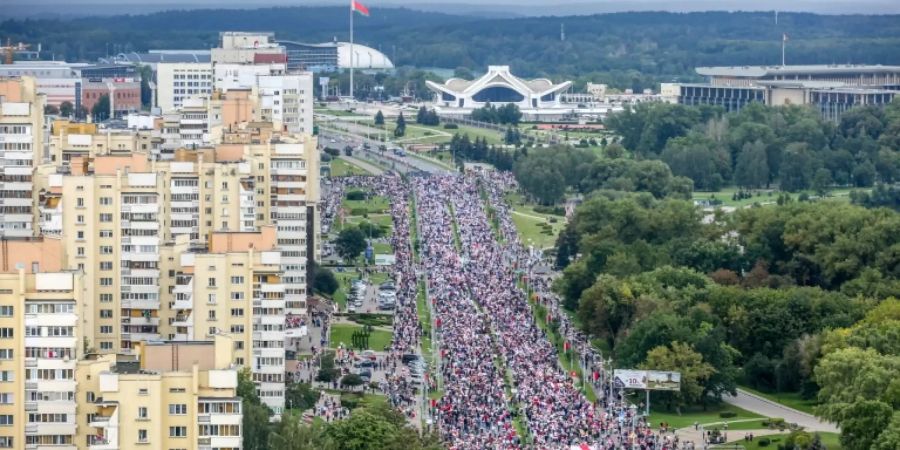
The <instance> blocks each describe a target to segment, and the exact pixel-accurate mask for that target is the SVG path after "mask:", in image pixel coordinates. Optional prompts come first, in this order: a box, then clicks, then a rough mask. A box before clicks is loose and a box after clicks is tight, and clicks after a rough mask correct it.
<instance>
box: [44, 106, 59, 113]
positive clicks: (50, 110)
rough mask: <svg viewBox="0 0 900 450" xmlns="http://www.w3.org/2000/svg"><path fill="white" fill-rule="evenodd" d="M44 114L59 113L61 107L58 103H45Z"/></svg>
mask: <svg viewBox="0 0 900 450" xmlns="http://www.w3.org/2000/svg"><path fill="white" fill-rule="evenodd" d="M44 114H45V115H57V114H59V108H58V107H57V106H56V105H44Z"/></svg>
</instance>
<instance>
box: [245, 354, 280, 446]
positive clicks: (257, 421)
mask: <svg viewBox="0 0 900 450" xmlns="http://www.w3.org/2000/svg"><path fill="white" fill-rule="evenodd" d="M237 395H238V397H240V398H241V411H242V413H243V421H242V422H241V423H242V428H243V430H244V433H243V434H244V435H243V444H244V448H245V449H247V450H266V449H268V448H269V433H270V432H271V425H270V423H269V417H270V416H271V415H272V411H271V410H269V407H268V406H266V405H265V404H263V403H262V402H260V400H259V396H258V395H257V394H256V384H255V383H254V382H253V378H252V375H251V374H250V369H249V368H246V367H245V368H243V369H242V370H241V371H240V372H238V386H237Z"/></svg>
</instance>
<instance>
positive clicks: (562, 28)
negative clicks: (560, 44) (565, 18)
mask: <svg viewBox="0 0 900 450" xmlns="http://www.w3.org/2000/svg"><path fill="white" fill-rule="evenodd" d="M559 40H560V41H565V40H566V24H564V23H561V24H559Z"/></svg>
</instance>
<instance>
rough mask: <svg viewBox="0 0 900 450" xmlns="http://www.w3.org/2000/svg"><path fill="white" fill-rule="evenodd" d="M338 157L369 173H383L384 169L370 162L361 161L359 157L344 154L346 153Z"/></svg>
mask: <svg viewBox="0 0 900 450" xmlns="http://www.w3.org/2000/svg"><path fill="white" fill-rule="evenodd" d="M340 158H341V159H344V160H346V161H347V162H349V163H351V164H354V165H356V166H359V167H361V168H362V169H363V170H365V171H366V172H369V173H371V174H372V175H381V174H383V173H384V169H382V168H381V167H378V166H376V165H374V164H372V163H370V162H367V161H363V160H361V159H359V158H354V157H352V156H346V155H342V156H340Z"/></svg>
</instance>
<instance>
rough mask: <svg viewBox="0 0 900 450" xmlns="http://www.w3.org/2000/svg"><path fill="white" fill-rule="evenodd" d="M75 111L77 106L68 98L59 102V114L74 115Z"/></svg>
mask: <svg viewBox="0 0 900 450" xmlns="http://www.w3.org/2000/svg"><path fill="white" fill-rule="evenodd" d="M74 113H75V106H74V105H72V102H70V101H68V100H66V101H64V102H62V103H60V104H59V115H61V116H63V117H72V114H74Z"/></svg>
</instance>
